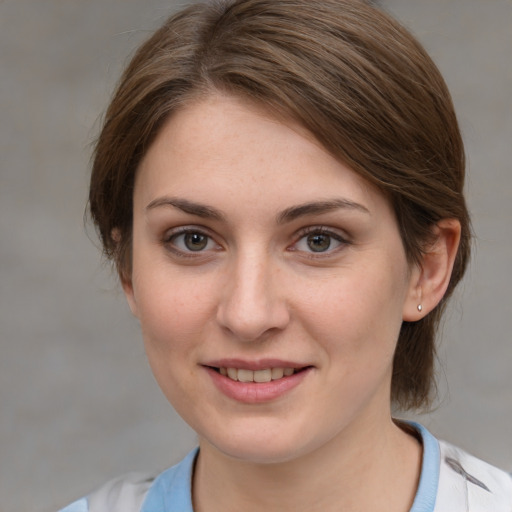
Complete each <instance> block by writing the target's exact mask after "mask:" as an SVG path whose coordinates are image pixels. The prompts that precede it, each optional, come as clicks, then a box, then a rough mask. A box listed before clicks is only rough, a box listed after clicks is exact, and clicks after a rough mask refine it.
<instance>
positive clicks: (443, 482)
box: [435, 441, 512, 512]
mask: <svg viewBox="0 0 512 512" xmlns="http://www.w3.org/2000/svg"><path fill="white" fill-rule="evenodd" d="M439 449H440V468H439V487H438V493H437V500H436V507H435V512H449V511H453V510H459V509H460V510H471V511H472V512H473V511H474V512H490V511H492V512H512V476H511V475H510V474H509V473H506V472H505V471H502V470H501V469H498V468H496V467H494V466H492V465H490V464H488V463H487V462H484V461H482V460H480V459H478V458H477V457H474V456H473V455H470V454H468V453H466V452H465V451H464V450H462V449H460V448H458V447H456V446H453V445H452V444H450V443H447V442H444V441H439Z"/></svg>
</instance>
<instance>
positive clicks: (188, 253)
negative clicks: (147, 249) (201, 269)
mask: <svg viewBox="0 0 512 512" xmlns="http://www.w3.org/2000/svg"><path fill="white" fill-rule="evenodd" d="M183 235H199V236H203V237H206V238H207V241H206V244H207V245H208V244H209V243H214V244H215V245H216V247H217V248H219V247H220V246H219V244H217V243H216V242H215V240H214V238H213V237H212V236H211V235H210V234H209V233H208V232H207V231H205V230H204V229H202V228H200V227H195V226H184V227H180V228H176V229H174V230H171V231H170V232H169V231H167V232H166V233H165V235H164V237H163V239H162V245H163V246H164V247H165V248H166V249H167V250H169V251H170V252H172V253H174V254H175V255H177V256H179V257H181V258H199V257H204V256H205V252H207V251H208V249H207V250H204V249H200V250H198V251H193V250H183V249H180V248H178V247H177V245H176V243H175V242H176V239H177V238H178V237H180V236H183ZM311 235H318V236H321V235H324V236H327V237H329V238H330V240H335V241H336V242H337V243H338V244H339V246H338V247H335V248H334V249H331V248H330V245H331V242H330V243H329V246H328V247H327V249H326V250H325V251H317V252H315V251H313V250H311V251H304V250H300V249H297V245H298V244H299V243H300V242H301V241H302V240H303V239H305V238H307V237H308V236H311ZM295 238H296V241H295V242H294V243H293V244H292V245H290V246H289V247H288V248H287V250H288V251H290V252H301V253H302V254H303V256H304V257H306V258H310V259H319V258H327V257H330V256H332V255H333V254H335V253H337V252H338V251H340V250H341V249H343V247H346V246H347V245H350V241H349V240H347V238H345V237H343V236H341V235H340V234H339V233H338V232H335V231H332V230H330V229H328V228H326V227H324V226H310V227H307V228H303V229H301V230H300V231H299V232H298V233H297V234H296V236H295ZM306 243H307V242H306ZM209 250H211V249H209Z"/></svg>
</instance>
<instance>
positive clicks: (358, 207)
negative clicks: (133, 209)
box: [145, 197, 370, 224]
mask: <svg viewBox="0 0 512 512" xmlns="http://www.w3.org/2000/svg"><path fill="white" fill-rule="evenodd" d="M167 206H171V207H174V208H177V209H178V210H181V211H183V212H185V213H188V214H191V215H196V216H197V217H201V218H204V219H213V220H218V221H225V220H226V216H225V215H224V213H222V212H221V211H220V210H217V209H216V208H213V207H212V206H207V205H204V204H200V203H195V202H193V201H189V200H187V199H180V198H177V197H159V198H157V199H154V200H153V201H151V202H150V203H149V204H148V205H147V206H146V208H145V210H146V211H149V210H153V209H155V208H160V207H167ZM340 209H344V210H355V211H360V212H362V213H365V214H370V211H369V210H368V208H366V207H365V206H363V205H362V204H359V203H356V202H354V201H350V200H349V199H331V200H327V201H312V202H310V203H304V204H299V205H296V206H291V207H289V208H286V209H285V210H283V211H282V212H281V213H279V214H278V215H277V217H276V221H277V224H286V223H287V222H291V221H293V220H296V219H298V218H300V217H305V216H306V215H319V214H322V213H328V212H331V211H333V210H340Z"/></svg>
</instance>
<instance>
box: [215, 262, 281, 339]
mask: <svg viewBox="0 0 512 512" xmlns="http://www.w3.org/2000/svg"><path fill="white" fill-rule="evenodd" d="M280 275H281V272H280V269H279V267H278V265H276V264H273V263H272V261H271V258H270V257H269V256H268V255H261V256H257V255H252V256H251V255H247V256H242V257H239V258H238V260H237V261H236V263H235V264H234V265H233V266H232V267H231V268H230V271H229V273H228V275H227V279H226V281H227V283H226V286H225V288H224V291H223V293H222V299H221V301H220V303H219V306H218V310H217V321H218V322H219V324H220V325H221V326H222V327H223V328H224V329H226V330H228V331H229V332H230V333H231V334H232V335H233V336H234V337H235V338H236V339H237V340H239V341H258V340H263V339H266V338H267V337H268V335H270V334H271V333H275V332H278V331H281V330H283V329H284V328H285V327H286V326H287V325H288V323H289V321H290V315H289V309H288V305H287V302H286V300H285V298H284V296H283V289H282V288H280V286H279V284H280V283H279V282H280V279H279V277H280Z"/></svg>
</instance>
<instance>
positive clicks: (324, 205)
mask: <svg viewBox="0 0 512 512" xmlns="http://www.w3.org/2000/svg"><path fill="white" fill-rule="evenodd" d="M340 209H344V210H356V211H360V212H362V213H366V214H368V215H369V214H370V211H369V210H368V208H366V207H365V206H363V205H362V204H359V203H356V202H354V201H350V200H349V199H331V200H328V201H314V202H311V203H305V204H300V205H297V206H292V207H290V208H286V210H284V211H282V212H281V213H280V214H279V215H278V216H277V223H278V224H285V223H286V222H291V221H292V220H295V219H298V218H299V217H304V216H306V215H319V214H322V213H328V212H331V211H333V210H340Z"/></svg>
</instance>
